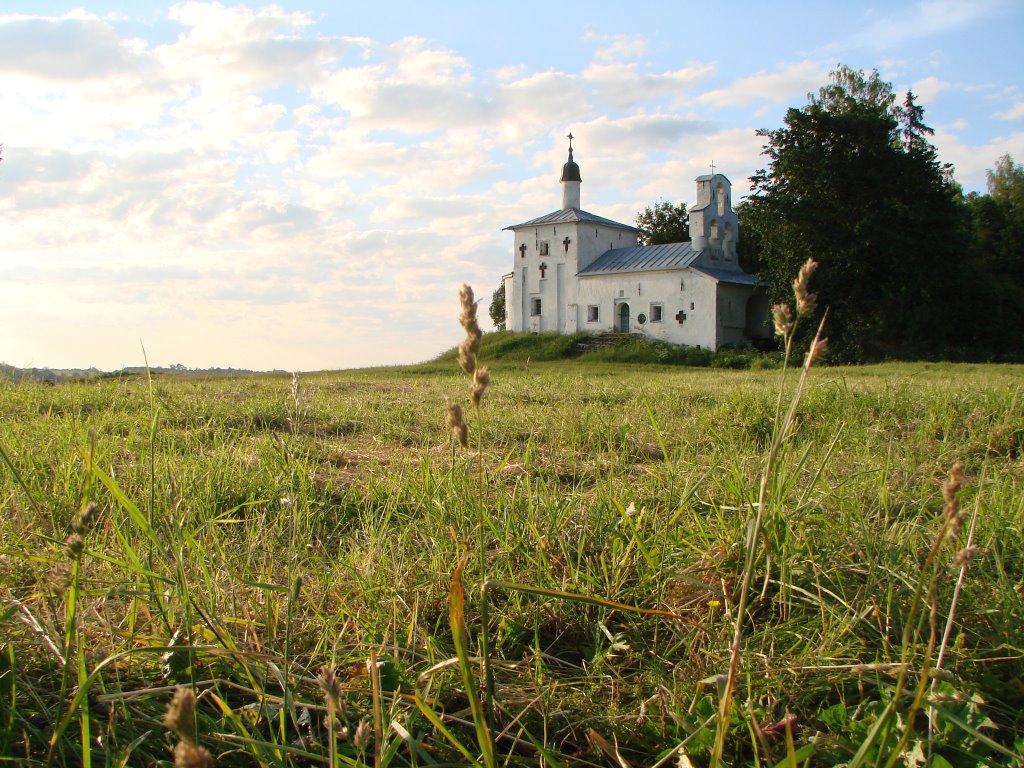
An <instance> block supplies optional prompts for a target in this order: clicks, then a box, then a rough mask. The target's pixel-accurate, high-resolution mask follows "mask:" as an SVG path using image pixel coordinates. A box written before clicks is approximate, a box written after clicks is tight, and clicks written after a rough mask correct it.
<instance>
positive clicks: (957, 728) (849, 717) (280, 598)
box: [0, 334, 1024, 766]
mask: <svg viewBox="0 0 1024 768" xmlns="http://www.w3.org/2000/svg"><path fill="white" fill-rule="evenodd" d="M567 343H568V341H567V340H566V339H564V338H562V337H544V336H541V337H528V336H518V337H517V336H511V335H508V334H489V335H487V336H485V338H484V349H483V353H482V359H483V362H484V363H485V364H490V363H491V362H493V361H495V360H499V356H500V361H499V362H497V364H495V365H494V366H493V382H492V385H491V388H490V389H489V391H488V393H487V395H486V397H485V399H484V401H483V405H482V407H481V409H480V410H479V411H476V410H475V409H473V408H472V407H470V406H469V405H468V404H467V403H466V391H467V385H468V381H467V377H466V376H465V375H464V374H463V373H461V371H459V370H458V368H457V366H456V365H455V364H454V362H451V357H450V355H449V356H447V357H443V358H442V359H440V360H438V361H434V362H432V363H430V364H429V365H426V366H419V367H410V368H405V369H378V370H363V371H350V372H343V373H321V374H311V375H307V376H301V377H299V378H297V379H292V378H291V377H288V376H276V375H266V376H246V377H231V376H216V377H215V376H210V377H202V376H181V377H176V376H174V375H171V374H168V375H165V376H162V377H160V378H159V379H155V380H153V381H152V382H149V381H148V380H147V379H146V378H144V377H143V378H123V379H109V380H94V381H89V382H74V383H68V384H60V385H58V386H44V385H41V384H38V383H30V382H24V383H20V384H12V383H10V382H3V383H0V423H3V425H4V428H3V430H2V431H0V449H2V455H0V503H2V508H3V515H0V539H2V541H3V544H2V549H0V755H2V756H6V757H7V758H8V759H9V760H11V761H13V763H14V764H20V765H42V764H44V763H45V762H46V760H47V757H48V753H51V751H52V754H50V757H51V764H53V765H64V766H77V765H82V764H83V763H84V762H85V760H84V756H85V755H86V754H88V755H90V757H91V761H92V762H91V764H92V765H170V764H171V762H172V760H173V759H174V758H173V754H174V749H175V745H176V743H178V742H181V743H184V744H186V747H184V748H182V747H179V749H189V748H192V749H194V750H198V749H199V747H202V748H204V749H207V750H209V752H210V753H211V754H212V755H213V756H214V757H215V758H216V765H217V766H236V765H237V766H243V765H244V766H255V765H261V766H263V765H266V766H307V765H310V766H311V765H374V764H376V765H381V766H389V765H394V766H412V765H416V766H424V765H465V764H469V763H470V762H474V761H477V760H483V762H485V763H486V762H488V757H487V756H488V755H490V754H492V753H493V754H494V763H495V764H499V763H500V764H502V765H524V766H526V765H529V766H534V765H538V764H540V763H542V762H543V763H544V764H546V765H551V766H556V765H564V766H569V765H608V766H612V765H617V766H622V765H633V766H641V765H644V766H649V765H653V764H656V763H658V764H661V765H688V764H692V765H707V764H709V761H710V760H711V757H710V755H711V751H712V747H713V744H714V740H715V737H716V733H721V734H723V738H724V743H725V753H724V757H725V760H726V761H727V762H728V764H731V765H753V764H759V765H769V766H774V765H776V764H781V765H787V764H788V765H797V764H800V765H804V764H807V765H815V766H828V765H868V764H870V765H885V764H886V763H887V761H889V760H890V758H891V759H892V760H891V764H893V765H922V764H928V765H932V766H946V765H956V766H966V765H979V764H989V765H1009V764H1014V763H1013V761H1014V760H1017V761H1018V762H1019V761H1020V759H1021V754H1022V752H1024V744H1022V742H1021V737H1020V735H1019V734H1021V733H1024V716H1022V712H1024V649H1022V647H1021V636H1022V628H1024V592H1022V584H1024V543H1022V542H1024V501H1022V499H1024V494H1022V493H1021V488H1022V487H1024V463H1022V458H1024V405H1022V402H1021V384H1022V383H1024V368H1022V367H1020V366H992V365H973V366H957V365H950V364H899V365H882V366H865V367H859V368H838V367H837V368H827V369H822V370H817V371H812V372H811V374H810V376H809V378H808V380H807V383H806V387H805V389H804V391H803V392H802V393H801V397H800V398H799V401H798V402H797V403H796V405H795V406H794V410H793V412H792V418H791V419H789V420H787V419H786V417H785V416H786V409H787V407H788V404H789V402H790V399H791V397H792V396H793V394H794V392H795V388H796V373H795V372H793V371H790V372H788V373H787V374H786V376H785V378H784V377H783V372H782V371H781V370H777V369H775V370H714V369H711V368H707V367H675V368H673V367H668V366H663V365H643V366H638V365H635V364H628V365H624V364H619V363H615V362H609V361H608V358H606V357H602V353H599V352H595V353H590V354H588V355H583V356H580V357H575V358H573V359H572V360H571V361H570V362H569V363H568V364H566V363H565V362H562V360H563V358H564V357H565V356H566V355H567V354H569V352H568V349H567V348H566V346H565V345H566V344H567ZM614 354H624V352H623V351H619V352H615V353H614ZM527 360H529V361H530V363H529V364H528V365H527ZM446 400H450V401H454V402H461V403H463V404H464V413H465V419H466V421H467V422H468V427H469V446H470V447H469V449H468V450H467V449H464V448H462V447H461V446H459V445H458V444H457V442H456V441H454V440H453V438H452V435H451V432H450V430H449V429H448V428H447V427H446V426H445V403H446ZM780 430H782V431H781V432H780ZM958 461H960V462H963V473H962V479H961V480H960V481H959V486H958V487H956V488H954V487H953V486H946V491H945V495H944V483H946V482H947V479H948V478H949V476H950V471H951V467H953V465H954V464H955V463H956V462H958ZM91 503H94V504H95V505H96V506H95V508H94V507H91V506H90V504H91ZM84 510H86V512H84V513H83V511H84ZM759 511H760V512H761V515H760V517H759V516H758V512H759ZM961 513H962V514H961ZM758 519H759V520H760V524H759V526H758V527H757V530H759V531H760V535H759V536H757V537H755V541H753V542H752V541H751V540H750V539H749V538H748V531H749V530H751V526H752V525H754V522H755V520H758ZM745 581H749V587H750V589H749V599H748V600H747V602H746V604H745V607H744V610H742V612H741V611H740V610H739V596H740V594H741V592H742V591H743V590H742V587H743V584H744V582H745ZM484 584H487V585H488V586H487V588H486V589H482V588H481V587H482V585H484ZM485 598H486V599H485ZM740 614H741V615H740ZM948 617H951V618H948ZM737 618H740V619H741V621H740V623H739V626H740V630H741V632H740V637H739V646H738V649H739V650H738V655H737V656H736V660H737V663H738V665H739V666H738V670H739V673H740V674H739V687H738V689H737V691H736V693H735V696H734V697H733V704H732V706H730V707H729V708H728V709H727V711H726V712H724V713H722V712H719V704H720V700H721V699H720V696H721V692H722V685H723V681H724V677H723V676H724V675H726V673H727V672H728V669H729V665H730V662H731V660H732V658H733V656H732V654H731V653H730V645H731V644H732V642H733V640H734V637H735V636H736V635H735V631H736V626H737ZM453 619H454V620H453ZM947 619H948V624H947ZM947 626H948V633H947ZM940 658H941V662H940ZM488 681H489V684H488ZM179 685H183V686H186V687H187V688H189V689H190V690H194V691H195V693H196V695H197V696H198V701H197V703H196V705H195V714H194V716H191V715H189V717H177V718H172V720H173V722H172V723H171V724H172V725H174V727H175V729H176V732H177V735H172V734H171V733H170V732H169V731H168V730H167V728H165V726H164V715H165V712H166V711H167V709H168V706H169V705H170V703H171V700H172V696H173V694H174V690H175V686H179ZM478 698H479V699H480V700H481V702H482V703H481V704H480V706H479V707H478V706H477V705H476V703H475V701H476V700H477V699H478ZM186 703H187V702H186ZM181 704H182V702H181V701H179V702H178V705H177V709H176V710H175V711H176V712H177V713H178V714H179V715H181V712H182V710H181V707H180V705H181ZM185 711H186V713H187V707H186V710H185ZM474 721H477V723H478V726H475V725H474ZM193 727H194V728H195V731H193V730H191V729H192V728H193ZM51 743H52V745H53V746H52V750H51V747H50V745H51ZM190 745H191V746H190ZM929 754H930V757H928V758H926V757H925V756H927V755H929ZM681 755H683V756H685V757H683V756H681ZM197 759H198V758H197ZM925 759H928V760H930V762H928V763H925V762H923V761H924V760H925ZM658 761H661V762H660V763H659V762H658ZM687 761H689V762H687ZM195 764H200V763H198V762H196V763H195Z"/></svg>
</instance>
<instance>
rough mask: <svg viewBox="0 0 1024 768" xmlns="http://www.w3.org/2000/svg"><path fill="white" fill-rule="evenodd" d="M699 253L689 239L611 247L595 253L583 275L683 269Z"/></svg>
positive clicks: (581, 273)
mask: <svg viewBox="0 0 1024 768" xmlns="http://www.w3.org/2000/svg"><path fill="white" fill-rule="evenodd" d="M699 255H700V251H695V250H693V247H692V245H691V244H690V243H668V244H667V245H636V246H633V247H632V248H613V249H612V250H610V251H605V252H604V253H602V254H601V255H600V256H598V257H597V258H596V259H595V260H594V261H593V262H592V263H591V264H590V266H588V267H585V268H584V269H581V270H580V271H579V274H580V275H581V276H582V275H610V274H615V273H618V272H654V271H657V270H662V269H685V268H686V267H688V266H690V264H692V263H693V260H694V259H696V258H697V256H699Z"/></svg>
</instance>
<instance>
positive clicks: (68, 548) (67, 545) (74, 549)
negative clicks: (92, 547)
mask: <svg viewBox="0 0 1024 768" xmlns="http://www.w3.org/2000/svg"><path fill="white" fill-rule="evenodd" d="M84 549H85V541H84V540H83V539H82V537H81V536H79V535H78V534H77V533H69V534H68V537H67V538H66V539H64V554H66V555H67V556H68V557H70V558H71V559H72V560H74V559H76V558H77V557H78V556H79V555H80V554H82V551H83V550H84Z"/></svg>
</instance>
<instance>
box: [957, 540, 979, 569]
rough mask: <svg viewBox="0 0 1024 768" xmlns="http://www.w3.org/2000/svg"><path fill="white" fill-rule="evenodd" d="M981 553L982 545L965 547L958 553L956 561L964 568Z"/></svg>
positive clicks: (959, 566) (958, 565)
mask: <svg viewBox="0 0 1024 768" xmlns="http://www.w3.org/2000/svg"><path fill="white" fill-rule="evenodd" d="M979 554H981V547H975V546H974V545H971V546H969V547H964V548H963V549H961V550H960V551H959V552H957V553H956V558H955V559H954V562H956V565H957V567H958V568H963V567H964V566H965V565H967V564H968V563H970V562H971V561H972V560H974V558H976V557H977V556H978V555H979Z"/></svg>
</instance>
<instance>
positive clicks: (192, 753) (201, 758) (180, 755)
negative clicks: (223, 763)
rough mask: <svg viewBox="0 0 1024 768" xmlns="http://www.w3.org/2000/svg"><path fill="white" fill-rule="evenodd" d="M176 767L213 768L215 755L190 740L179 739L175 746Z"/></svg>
mask: <svg viewBox="0 0 1024 768" xmlns="http://www.w3.org/2000/svg"><path fill="white" fill-rule="evenodd" d="M174 768H213V756H212V755H210V753H209V752H207V751H206V750H205V749H203V748H202V747H200V746H197V745H195V744H193V743H192V742H190V741H179V742H178V746H176V747H175V748H174Z"/></svg>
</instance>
